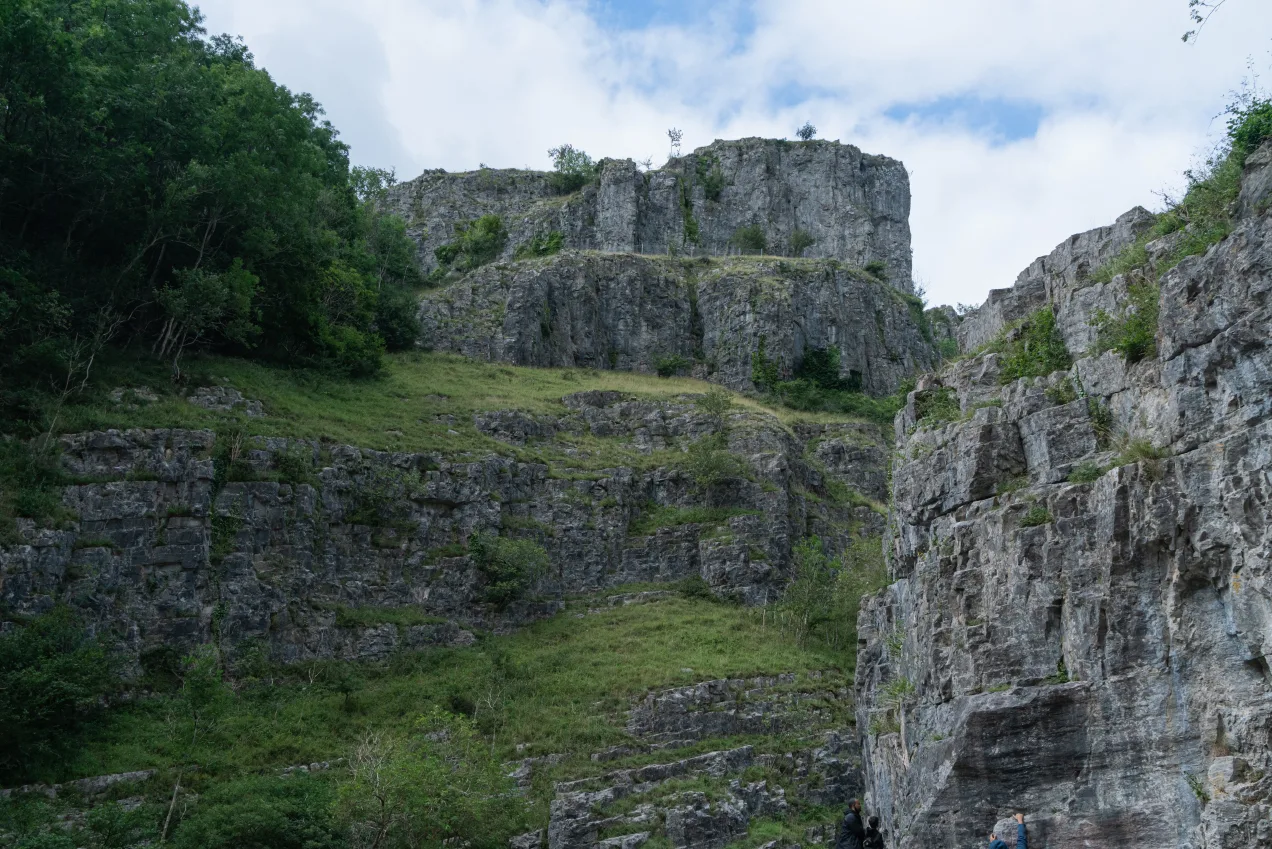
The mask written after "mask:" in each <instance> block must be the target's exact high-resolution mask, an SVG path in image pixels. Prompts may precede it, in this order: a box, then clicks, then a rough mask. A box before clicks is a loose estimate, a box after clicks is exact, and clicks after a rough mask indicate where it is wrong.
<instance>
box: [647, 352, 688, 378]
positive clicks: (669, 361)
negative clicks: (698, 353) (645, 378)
mask: <svg viewBox="0 0 1272 849" xmlns="http://www.w3.org/2000/svg"><path fill="white" fill-rule="evenodd" d="M692 365H693V361H692V360H690V359H689V358H688V357H685V356H683V355H681V354H668V355H666V356H663V357H659V358H658V359H656V360H654V371H656V372H657V373H658V376H659V377H672V376H674V375H677V374H682V373H683V372H685V371H688V370H689V367H690V366H692Z"/></svg>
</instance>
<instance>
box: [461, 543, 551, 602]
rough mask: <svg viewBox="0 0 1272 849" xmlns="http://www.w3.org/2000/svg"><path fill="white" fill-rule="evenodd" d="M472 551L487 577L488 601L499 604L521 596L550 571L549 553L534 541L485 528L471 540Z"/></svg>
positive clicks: (486, 596) (486, 597) (469, 545)
mask: <svg viewBox="0 0 1272 849" xmlns="http://www.w3.org/2000/svg"><path fill="white" fill-rule="evenodd" d="M468 551H469V553H471V554H472V558H473V562H474V563H475V564H476V566H477V570H478V571H479V572H481V574H482V576H483V577H484V578H485V579H486V589H485V592H484V597H485V599H486V601H488V602H490V603H492V604H495V605H499V606H502V605H506V604H508V603H509V602H511V601H515V600H516V599H518V598H521V596H523V595H524V594H525V592H526V590H528V589H530V587H531V586H532V585H533V584H534V582H535V580H536V579H537V578H538V577H539V576H540V575H542V574H543V573H544V572H546V571H547V570H548V565H549V562H548V553H547V552H546V551H544V550H543V546H541V545H539V544H538V543H536V542H534V541H533V540H528V539H510V538H508V537H501V536H498V535H496V534H492V533H490V532H488V531H483V532H481V533H477V534H473V536H472V538H471V539H469V541H468Z"/></svg>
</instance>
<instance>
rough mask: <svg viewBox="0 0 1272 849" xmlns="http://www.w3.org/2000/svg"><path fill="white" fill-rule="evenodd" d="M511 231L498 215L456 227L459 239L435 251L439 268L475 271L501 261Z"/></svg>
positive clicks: (463, 223) (456, 238)
mask: <svg viewBox="0 0 1272 849" xmlns="http://www.w3.org/2000/svg"><path fill="white" fill-rule="evenodd" d="M507 243H508V231H507V230H506V229H504V223H503V219H502V218H500V217H499V216H498V215H483V216H482V217H481V218H478V219H477V220H475V221H464V222H461V223H459V224H456V225H455V239H454V241H452V242H449V243H447V244H445V245H441V246H440V247H438V248H437V249H435V250H434V251H433V255H434V256H435V257H437V262H438V265H439V266H444V267H446V268H457V269H460V270H464V271H471V270H473V269H474V268H480V267H481V266H483V265H486V264H488V263H491V262H494V261H495V260H496V259H498V258H499V254H500V253H501V252H502V251H503V249H504V245H506V244H507Z"/></svg>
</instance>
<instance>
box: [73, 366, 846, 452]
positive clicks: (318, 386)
mask: <svg viewBox="0 0 1272 849" xmlns="http://www.w3.org/2000/svg"><path fill="white" fill-rule="evenodd" d="M186 372H187V374H188V376H189V380H190V385H191V386H197V385H206V384H212V383H217V382H228V383H229V384H231V385H232V386H234V387H235V388H236V389H238V390H239V391H241V392H242V393H243V395H244V396H246V397H247V398H251V399H255V400H260V401H262V402H263V403H264V405H265V412H266V415H265V416H264V417H260V418H246V417H244V416H241V415H239V414H237V413H234V414H229V413H217V412H212V411H209V410H205V409H203V408H201V407H196V406H194V405H193V404H189V403H187V402H186V401H184V400H183V397H182V394H181V393H178V392H176V391H175V390H174V389H172V388H171V386H170V384H169V383H168V381H167V371H166V370H165V369H164V368H163V367H162V365H160V364H158V363H155V362H153V361H150V360H147V359H139V358H119V357H117V358H115V359H114V361H112V362H107V363H104V364H102V366H101V367H100V368H99V371H98V379H97V380H96V382H95V385H96V387H97V388H96V390H93V391H90V392H89V393H88V394H86V395H85V396H81V397H79V398H78V399H77V400H78V403H74V404H71V405H68V406H67V407H66V408H64V410H63V411H62V413H61V415H60V417H59V422H58V431H59V432H62V433H73V432H79V431H85V430H95V429H104V428H129V427H147V428H156V427H183V428H211V429H213V430H217V431H218V432H220V431H223V430H227V429H229V428H236V429H238V430H240V431H241V432H242V433H244V434H245V435H248V436H253V435H262V436H284V437H292V438H298V439H323V440H328V441H332V442H335V443H341V444H349V445H357V446H361V447H365V448H375V449H379V450H391V451H415V452H422V453H427V452H438V453H442V454H446V455H455V454H460V453H463V452H470V451H472V452H491V451H494V452H500V453H504V454H515V453H517V452H518V449H515V448H513V447H511V446H508V445H505V444H503V443H501V442H497V441H496V440H494V439H491V438H489V437H487V436H485V435H484V434H482V433H480V432H479V431H478V430H477V429H476V427H475V426H474V424H473V414H474V413H478V412H485V411H491V410H508V409H514V410H522V411H525V412H528V413H544V414H552V415H565V414H566V413H567V412H568V410H567V409H566V407H565V405H564V404H563V403H562V401H561V399H562V397H564V396H565V395H569V394H572V393H575V392H582V391H586V390H596V389H604V390H614V391H618V392H621V393H624V394H626V395H629V396H631V397H633V398H637V399H645V400H662V401H665V400H671V399H676V398H678V397H679V396H682V395H686V394H690V395H700V394H705V393H706V392H708V391H711V390H713V389H717V390H718V389H719V387H717V386H715V385H714V384H710V383H707V382H705V381H701V380H694V379H692V378H678V377H672V378H658V377H655V376H653V375H644V374H637V373H633V372H623V371H596V370H593V369H546V368H525V367H516V366H508V365H504V364H501V363H483V362H478V361H475V360H469V359H466V358H464V357H460V356H456V355H452V354H431V353H429V354H426V353H419V352H413V353H407V354H400V355H393V356H389V357H387V358H386V368H385V370H384V374H383V375H382V376H381V377H379V378H376V379H371V380H355V379H348V378H341V377H337V376H333V375H330V374H327V373H323V372H315V371H305V370H295V369H283V368H273V367H270V366H266V365H261V364H258V363H253V362H250V361H246V360H240V359H235V358H230V357H212V356H206V357H200V358H193V359H191V360H190V362H189V363H188V364H187V366H186ZM115 386H150V387H152V388H153V389H154V390H155V391H156V392H158V393H159V395H160V399H159V400H158V401H157V402H155V403H152V404H148V405H144V406H141V407H139V408H138V409H133V410H129V409H124V408H123V407H121V406H118V405H113V404H111V402H110V401H109V400H108V399H107V398H106V393H107V392H108V391H109V390H110V389H111V388H112V387H115ZM730 397H731V401H732V406H733V409H734V410H736V411H737V412H740V413H749V414H752V415H768V416H772V417H774V418H775V419H776V420H777V422H778V423H779V424H780V425H783V426H790V425H794V424H797V423H800V422H835V421H855V420H857V417H854V416H851V415H849V416H845V415H833V414H821V415H817V414H808V413H800V412H797V411H794V410H789V409H784V408H781V407H778V406H768V405H764V404H762V403H760V402H758V401H756V400H755V399H752V398H748V397H746V396H743V395H739V394H735V393H730ZM448 416H453V417H454V421H453V422H451V421H449V420H447V419H446V418H445V417H448ZM439 417H442V418H440V419H439ZM600 442H607V443H610V444H613V443H614V442H616V440H605V441H598V443H597V444H599V443H600ZM527 450H528V449H521V451H522V453H526V452H527ZM531 453H532V452H531ZM631 455H632V457H633V458H635V457H638V456H640V455H638V454H636V453H635V452H634V451H633V452H631ZM602 459H603V458H602ZM591 468H598V467H597V466H596V465H595V464H593V465H592V466H591Z"/></svg>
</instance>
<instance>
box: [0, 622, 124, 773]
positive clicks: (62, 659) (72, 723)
mask: <svg viewBox="0 0 1272 849" xmlns="http://www.w3.org/2000/svg"><path fill="white" fill-rule="evenodd" d="M114 685H115V674H114V663H113V662H112V660H111V657H110V655H109V653H108V652H107V650H106V647H105V645H104V644H103V643H102V642H101V641H100V640H98V639H96V638H95V637H92V636H90V635H89V633H88V631H87V630H86V628H85V626H84V623H83V622H81V621H80V620H79V619H78V618H77V617H76V616H75V614H73V613H72V612H71V611H70V610H69V609H67V608H64V607H58V608H55V609H53V610H52V611H50V612H49V613H46V614H44V615H42V616H39V617H36V618H35V619H33V620H32V621H30V622H28V623H27V624H25V625H23V626H21V627H19V628H17V629H15V630H13V631H10V632H9V633H7V634H4V635H3V636H0V728H3V729H4V733H3V734H0V784H4V785H10V784H17V783H20V782H21V781H22V780H23V779H24V778H28V777H31V776H34V775H37V774H38V772H39V770H40V769H41V768H42V767H44V766H45V765H46V764H50V763H51V762H52V761H53V759H55V758H57V757H59V756H60V755H62V754H64V753H66V752H67V751H69V750H70V749H71V748H72V747H73V745H74V742H75V733H76V732H77V731H78V730H79V728H80V727H81V726H82V725H83V723H84V722H85V721H86V720H88V719H89V718H90V717H92V716H93V714H95V713H96V712H97V710H98V709H99V707H100V706H101V701H102V698H103V697H104V696H105V695H106V694H107V693H108V692H109V691H110V690H111V689H112V688H113V687H114Z"/></svg>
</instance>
